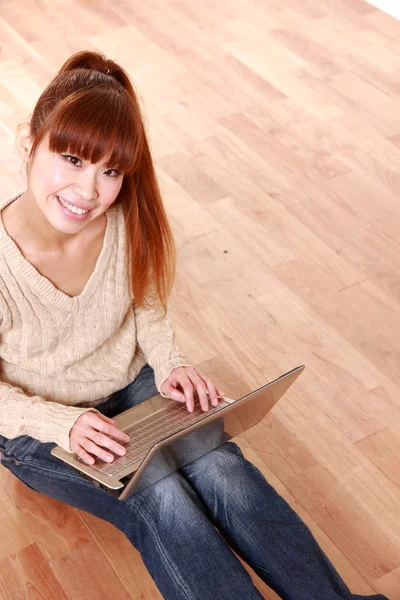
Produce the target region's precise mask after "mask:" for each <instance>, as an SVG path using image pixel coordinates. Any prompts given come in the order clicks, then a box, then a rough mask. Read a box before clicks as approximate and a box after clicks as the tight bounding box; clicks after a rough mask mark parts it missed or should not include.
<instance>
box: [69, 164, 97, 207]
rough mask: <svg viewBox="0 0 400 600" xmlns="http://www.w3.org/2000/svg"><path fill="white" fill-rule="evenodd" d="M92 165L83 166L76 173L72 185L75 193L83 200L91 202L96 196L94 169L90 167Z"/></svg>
mask: <svg viewBox="0 0 400 600" xmlns="http://www.w3.org/2000/svg"><path fill="white" fill-rule="evenodd" d="M90 167H94V165H89V166H88V167H86V168H83V169H81V170H80V171H79V173H78V179H77V180H76V182H75V185H74V191H75V193H76V194H77V195H78V196H79V197H80V198H81V200H83V201H84V202H88V203H90V202H92V201H93V200H95V199H96V198H97V195H98V192H97V176H96V171H95V169H91V168H90Z"/></svg>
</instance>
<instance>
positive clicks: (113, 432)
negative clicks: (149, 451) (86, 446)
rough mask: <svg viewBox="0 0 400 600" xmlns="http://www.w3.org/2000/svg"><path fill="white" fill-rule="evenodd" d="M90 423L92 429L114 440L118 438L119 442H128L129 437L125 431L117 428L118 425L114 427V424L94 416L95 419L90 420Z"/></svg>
mask: <svg viewBox="0 0 400 600" xmlns="http://www.w3.org/2000/svg"><path fill="white" fill-rule="evenodd" d="M94 416H95V417H96V415H94ZM90 425H91V428H92V429H94V430H96V431H100V432H101V433H104V434H105V435H107V436H108V437H112V438H114V439H115V440H118V441H120V442H124V443H128V442H129V440H130V437H129V435H128V434H127V433H125V432H123V431H121V430H120V429H118V427H115V426H114V425H110V424H108V423H107V422H105V421H103V420H101V419H98V418H96V420H95V421H93V420H92V421H91V423H90ZM90 437H91V436H90Z"/></svg>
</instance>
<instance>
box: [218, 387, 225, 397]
mask: <svg viewBox="0 0 400 600" xmlns="http://www.w3.org/2000/svg"><path fill="white" fill-rule="evenodd" d="M217 392H218V396H225V393H224V392H223V391H222V390H221V389H220V388H217Z"/></svg>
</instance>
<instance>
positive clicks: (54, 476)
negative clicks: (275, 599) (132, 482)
mask: <svg viewBox="0 0 400 600" xmlns="http://www.w3.org/2000/svg"><path fill="white" fill-rule="evenodd" d="M53 446H54V444H49V443H48V444H39V445H36V446H35V448H36V449H35V451H34V452H33V453H32V454H29V453H27V454H25V456H24V458H23V459H22V460H20V459H21V456H10V455H9V456H7V460H4V462H3V459H4V457H3V459H2V464H3V465H4V466H5V467H7V468H8V469H9V470H10V471H11V472H12V473H14V475H15V476H16V477H17V478H18V479H20V480H21V481H22V482H24V483H25V484H26V485H28V486H29V487H30V488H32V489H34V490H35V491H37V492H39V493H42V494H45V495H47V496H50V497H51V498H54V499H56V500H59V501H61V502H65V503H66V504H69V505H71V506H73V507H75V508H79V509H81V510H85V511H86V512H89V513H91V514H93V515H95V516H97V517H99V518H101V519H104V520H106V521H109V522H110V523H112V524H113V525H115V526H116V527H118V528H119V529H120V530H121V531H122V532H123V533H124V534H125V535H126V536H127V538H128V539H129V540H130V542H131V543H132V545H133V546H134V547H135V548H136V549H137V550H139V552H140V553H141V556H142V558H143V561H144V563H145V565H146V567H147V569H148V571H149V573H150V575H151V576H152V577H153V579H154V581H155V583H156V585H157V587H158V588H159V590H160V592H161V593H162V594H163V597H164V598H166V599H167V600H214V599H215V597H218V599H219V600H243V598H246V600H260V599H261V598H262V596H261V595H260V594H259V592H258V591H257V589H256V588H255V587H254V586H253V583H252V581H251V578H250V577H249V575H248V573H247V571H246V570H245V569H244V568H243V566H242V565H241V564H240V562H239V561H238V559H237V558H236V556H235V555H234V554H233V552H232V550H231V549H230V548H229V546H228V545H227V543H226V542H225V540H224V539H223V538H222V536H221V535H220V534H219V533H218V531H217V530H216V529H215V528H214V526H213V525H212V523H211V522H210V521H209V519H208V517H207V515H206V514H205V510H204V507H203V506H202V504H201V501H200V500H199V498H198V497H197V496H196V494H195V492H194V491H193V489H192V488H191V486H190V485H189V484H188V482H187V481H185V479H184V478H183V477H182V476H181V475H180V474H179V473H178V472H176V473H173V474H172V475H169V476H168V477H165V478H164V479H162V480H161V481H159V482H157V483H155V484H154V485H152V486H149V487H148V488H146V489H145V490H143V491H141V492H138V493H137V494H134V495H133V496H131V497H130V498H128V499H126V500H118V499H117V498H115V497H114V496H112V495H110V494H108V493H107V492H105V491H104V490H102V489H101V488H98V487H97V486H95V485H94V484H93V483H91V482H90V481H87V480H86V479H84V478H82V477H81V476H80V475H79V474H77V473H76V472H75V471H74V470H73V469H71V468H70V467H68V466H67V465H66V464H65V463H63V462H62V461H60V460H58V459H56V458H55V457H53V456H52V455H51V454H50V450H51V448H52V447H53ZM20 450H21V455H22V452H23V450H22V447H21V446H20Z"/></svg>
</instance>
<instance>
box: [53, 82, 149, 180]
mask: <svg viewBox="0 0 400 600" xmlns="http://www.w3.org/2000/svg"><path fill="white" fill-rule="evenodd" d="M122 92H123V93H121V91H120V90H116V89H112V88H111V89H110V87H104V86H96V87H95V88H92V89H86V90H84V91H79V92H75V93H73V94H71V95H70V96H68V97H67V98H66V99H65V100H64V101H62V102H60V104H59V105H58V106H57V108H56V110H55V111H54V112H53V113H52V114H51V117H50V119H49V122H48V124H46V127H45V129H46V131H44V132H43V133H49V149H50V151H51V152H56V153H68V154H73V155H75V156H77V157H78V158H81V159H83V160H87V161H90V162H91V163H99V162H102V163H104V164H105V165H106V166H107V167H108V168H110V169H116V170H118V171H120V172H121V173H123V174H125V175H133V174H134V173H135V171H136V170H137V168H138V166H139V164H140V159H141V156H142V152H143V126H142V120H141V115H140V114H137V110H135V107H134V106H133V105H132V100H131V99H130V97H129V95H128V94H126V93H125V91H124V90H122Z"/></svg>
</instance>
